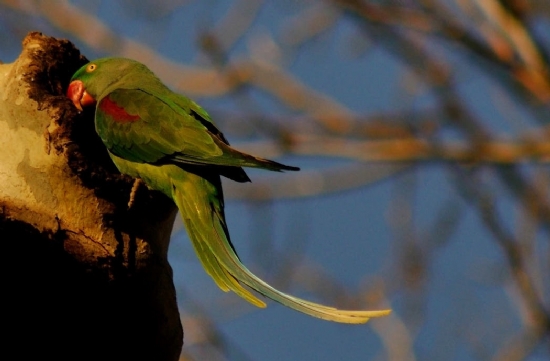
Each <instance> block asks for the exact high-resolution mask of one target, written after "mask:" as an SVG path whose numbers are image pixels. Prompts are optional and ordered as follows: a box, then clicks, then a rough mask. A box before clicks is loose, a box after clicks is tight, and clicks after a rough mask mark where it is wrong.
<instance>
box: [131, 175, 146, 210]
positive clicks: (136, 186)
mask: <svg viewBox="0 0 550 361" xmlns="http://www.w3.org/2000/svg"><path fill="white" fill-rule="evenodd" d="M142 183H143V181H142V180H141V179H139V178H136V180H135V181H134V185H133V186H132V190H131V191H130V200H129V201H128V209H130V208H132V205H133V204H134V201H135V199H136V194H137V191H138V189H139V186H140V185H141V184H142Z"/></svg>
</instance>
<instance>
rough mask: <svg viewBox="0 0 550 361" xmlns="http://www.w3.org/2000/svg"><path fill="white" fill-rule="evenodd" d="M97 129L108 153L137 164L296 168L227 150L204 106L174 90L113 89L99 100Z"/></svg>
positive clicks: (226, 145)
mask: <svg viewBox="0 0 550 361" xmlns="http://www.w3.org/2000/svg"><path fill="white" fill-rule="evenodd" d="M96 131H97V133H98V134H99V136H100V137H101V139H102V140H103V142H104V143H105V145H106V146H107V148H108V149H109V151H110V152H111V153H113V154H115V155H116V156H118V157H121V158H124V159H126V160H129V161H132V162H137V163H151V164H180V165H181V164H183V165H201V166H202V165H209V166H221V167H243V166H246V167H257V168H266V169H270V170H275V171H280V170H297V169H298V168H295V167H290V166H286V165H283V164H280V163H277V162H273V161H270V160H267V159H262V158H258V157H254V156H251V155H248V154H245V153H242V152H239V151H237V150H235V149H233V148H231V147H230V146H229V143H228V142H227V140H226V139H225V137H224V136H223V134H222V133H221V132H220V131H219V130H218V129H217V128H216V126H215V125H214V124H213V123H212V122H211V120H210V118H209V117H208V114H207V113H206V112H205V111H204V110H203V109H202V108H200V107H199V106H198V105H197V104H195V103H194V102H193V101H191V100H189V99H187V98H185V97H183V96H180V95H178V94H175V93H172V92H170V93H169V94H162V95H156V94H152V93H150V92H147V91H145V90H142V89H117V90H115V91H113V92H111V93H110V94H108V95H107V96H105V97H104V98H102V99H100V100H99V102H98V104H97V108H96ZM243 173H244V172H243ZM221 174H223V175H226V174H224V172H223V171H222V172H221ZM244 176H245V177H246V175H244ZM229 177H230V178H232V177H231V176H229Z"/></svg>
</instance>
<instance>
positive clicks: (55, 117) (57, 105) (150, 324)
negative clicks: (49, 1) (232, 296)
mask: <svg viewBox="0 0 550 361" xmlns="http://www.w3.org/2000/svg"><path fill="white" fill-rule="evenodd" d="M85 62H86V60H85V59H84V58H83V57H82V56H81V55H80V53H79V51H78V50H76V49H75V48H74V46H73V45H72V44H71V43H69V42H68V41H60V40H57V39H53V38H48V37H45V36H43V35H41V34H38V33H32V34H29V36H27V38H26V39H25V40H24V42H23V51H22V53H21V55H20V57H19V58H18V59H17V60H16V61H15V62H14V63H11V64H2V65H0V144H1V145H2V147H1V151H0V184H1V186H0V240H1V242H2V249H3V251H2V252H3V253H2V256H3V257H2V258H3V262H2V263H3V269H4V272H3V275H2V283H1V284H2V298H3V302H2V304H3V306H2V312H3V315H2V321H1V328H2V335H3V336H2V338H3V339H4V340H3V342H2V344H3V345H4V350H3V354H5V355H12V356H11V357H10V358H13V359H17V360H31V359H44V360H58V361H59V360H177V359H178V357H179V354H180V350H181V345H182V341H183V330H182V328H181V323H180V319H179V314H178V309H177V305H176V296H175V289H174V285H173V281H172V270H171V268H170V266H169V264H168V262H167V259H166V252H167V248H168V242H169V237H170V233H171V229H172V224H173V220H174V217H175V214H176V208H175V206H174V205H173V204H172V202H171V201H170V200H168V199H167V198H166V197H165V196H163V195H161V194H160V193H158V192H153V191H149V190H147V188H146V187H144V186H142V187H141V188H139V190H138V192H137V195H136V200H135V202H134V204H133V205H132V207H131V208H130V209H128V200H129V196H130V190H131V188H132V185H133V180H132V179H130V178H128V177H125V176H122V175H120V174H119V173H118V171H117V170H116V168H115V167H114V165H113V164H112V162H111V160H110V159H109V157H108V155H107V153H106V150H105V147H104V146H103V145H102V143H101V141H100V140H99V138H98V137H97V135H96V133H95V130H94V125H93V111H90V112H85V113H82V114H79V113H78V112H77V111H76V109H75V108H74V107H73V106H72V104H71V102H70V101H69V100H68V99H67V98H66V97H65V96H64V95H63V94H64V92H65V90H66V87H67V85H68V83H69V79H70V77H71V75H72V74H73V73H74V71H76V69H78V68H79V67H80V66H81V65H82V64H84V63H85Z"/></svg>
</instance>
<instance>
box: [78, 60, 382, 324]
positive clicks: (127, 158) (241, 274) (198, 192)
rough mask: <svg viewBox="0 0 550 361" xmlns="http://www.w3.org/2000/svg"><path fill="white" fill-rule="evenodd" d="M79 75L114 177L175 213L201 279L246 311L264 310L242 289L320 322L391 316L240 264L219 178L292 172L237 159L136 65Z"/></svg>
mask: <svg viewBox="0 0 550 361" xmlns="http://www.w3.org/2000/svg"><path fill="white" fill-rule="evenodd" d="M93 64H95V67H94V68H93V70H92V68H89V67H88V65H85V66H84V67H82V68H81V69H80V70H79V71H77V72H76V73H75V75H74V76H73V80H80V81H82V82H83V84H84V86H85V88H86V91H87V92H88V94H89V95H91V96H92V97H94V98H95V99H96V101H97V107H96V117H95V125H96V131H97V133H98V135H99V136H100V137H101V139H102V140H103V142H104V144H105V146H106V147H107V149H108V150H109V154H110V156H111V158H112V159H113V162H114V163H115V165H116V166H117V167H118V169H119V170H120V171H121V172H122V173H124V174H128V175H130V176H132V177H136V178H141V179H142V180H143V181H144V182H145V183H146V184H147V185H148V186H149V187H150V188H152V189H155V190H158V191H161V192H163V193H164V194H166V195H167V196H168V197H170V198H171V199H173V200H174V202H175V203H176V205H177V206H178V208H179V210H180V212H181V215H182V218H183V221H184V224H185V227H186V229H187V233H188V235H189V238H190V239H191V242H192V244H193V247H194V249H195V252H196V253H197V256H198V258H199V260H200V261H201V263H202V265H203V267H204V269H205V270H206V272H207V273H208V274H209V275H210V276H211V277H212V278H213V279H214V281H215V282H216V284H217V285H218V286H219V287H220V288H221V289H222V290H223V291H230V290H231V291H233V292H235V293H237V294H238V295H239V296H241V297H242V298H244V299H246V300H247V301H249V302H250V303H252V304H254V305H256V306H258V307H265V306H266V305H265V303H264V302H263V301H262V300H260V299H259V298H257V297H256V296H255V295H254V294H252V293H251V292H250V291H249V290H248V289H247V288H245V287H244V286H243V285H246V286H248V287H250V288H251V289H253V290H255V291H257V292H258V293H260V294H262V295H264V296H266V297H269V298H271V299H273V300H274V301H277V302H279V303H281V304H283V305H286V306H288V307H291V308H293V309H296V310H298V311H301V312H304V313H306V314H309V315H312V316H315V317H319V318H322V319H326V320H331V321H336V322H344V323H363V322H366V321H367V320H368V319H369V318H370V317H379V316H384V315H387V314H389V312H390V310H381V311H355V310H339V309H336V308H332V307H327V306H323V305H320V304H317V303H313V302H309V301H305V300H302V299H300V298H297V297H293V296H291V295H287V294H285V293H283V292H280V291H278V290H276V289H275V288H273V287H271V286H270V285H268V284H267V283H266V282H264V281H262V280H261V279H259V278H258V277H256V276H255V275H254V274H253V273H252V272H250V271H249V270H248V269H247V268H246V267H245V266H244V265H243V264H242V263H241V261H240V260H239V258H238V256H237V254H236V252H235V249H234V248H233V245H232V244H231V241H230V238H229V233H228V231H227V225H226V223H225V217H224V201H223V193H222V188H221V182H220V175H223V176H226V177H229V178H231V179H233V180H235V181H238V182H246V181H249V179H248V177H247V175H246V173H245V172H244V171H243V170H242V168H241V167H256V168H264V169H268V170H273V171H282V170H298V168H296V167H291V166H287V165H284V164H280V163H277V162H274V161H271V160H268V159H263V158H259V157H255V156H252V155H249V154H246V153H242V152H239V151H237V150H235V149H233V148H232V147H230V145H229V143H228V142H227V140H226V139H225V137H224V136H223V134H222V133H221V132H220V131H219V130H218V129H217V128H216V126H215V125H214V123H213V122H212V120H211V119H210V116H209V115H208V114H207V113H206V111H204V110H203V109H202V108H201V107H200V106H199V105H197V104H196V103H195V102H193V101H192V100H190V99H188V98H186V97H184V96H181V95H178V94H176V93H174V92H172V91H171V90H169V89H168V88H167V87H166V86H164V85H163V84H162V83H161V82H160V80H159V79H158V78H157V77H156V76H155V75H154V74H153V73H152V72H151V71H150V70H149V69H147V67H145V66H144V65H143V64H140V63H138V62H135V61H133V60H129V59H119V58H104V59H99V60H96V61H94V62H93Z"/></svg>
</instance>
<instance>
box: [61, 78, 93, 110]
mask: <svg viewBox="0 0 550 361" xmlns="http://www.w3.org/2000/svg"><path fill="white" fill-rule="evenodd" d="M67 98H69V99H71V101H72V102H73V104H74V106H75V107H76V108H77V109H78V110H80V111H82V107H85V106H88V105H94V104H95V103H96V101H95V99H94V98H93V97H92V96H91V95H90V94H88V92H87V91H86V88H84V83H82V82H81V81H80V80H74V81H72V82H71V84H69V88H68V89H67Z"/></svg>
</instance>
